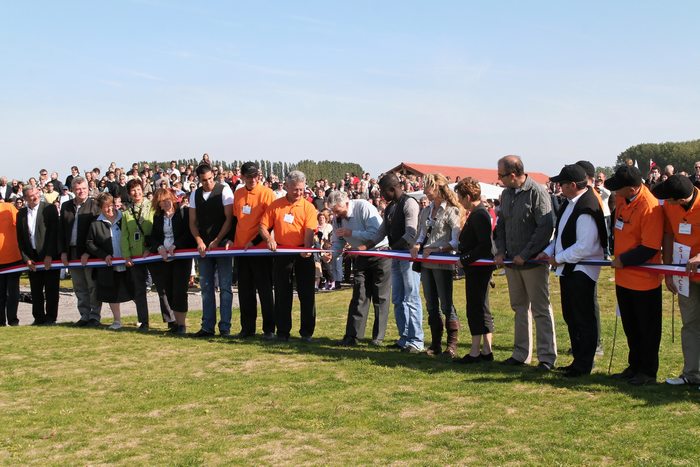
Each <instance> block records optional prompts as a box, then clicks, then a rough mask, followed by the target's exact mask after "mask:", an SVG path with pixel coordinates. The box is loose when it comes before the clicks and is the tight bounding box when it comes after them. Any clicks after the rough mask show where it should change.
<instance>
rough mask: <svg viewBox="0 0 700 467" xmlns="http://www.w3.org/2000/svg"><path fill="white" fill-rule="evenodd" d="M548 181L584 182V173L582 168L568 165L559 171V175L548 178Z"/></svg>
mask: <svg viewBox="0 0 700 467" xmlns="http://www.w3.org/2000/svg"><path fill="white" fill-rule="evenodd" d="M549 179H550V180H551V181H553V182H555V183H562V182H576V183H578V182H585V181H586V171H585V170H583V167H581V166H580V165H578V164H569V165H565V166H564V167H563V168H562V169H561V172H559V175H557V176H555V177H550V178H549Z"/></svg>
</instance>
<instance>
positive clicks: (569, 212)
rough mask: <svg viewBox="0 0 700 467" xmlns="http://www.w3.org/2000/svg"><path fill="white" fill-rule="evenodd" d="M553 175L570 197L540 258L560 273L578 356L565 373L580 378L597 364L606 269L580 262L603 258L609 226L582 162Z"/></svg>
mask: <svg viewBox="0 0 700 467" xmlns="http://www.w3.org/2000/svg"><path fill="white" fill-rule="evenodd" d="M550 180H551V181H552V182H555V183H558V184H559V185H560V186H561V190H562V194H563V195H564V196H565V197H566V201H565V202H564V203H563V204H562V207H561V209H560V211H559V216H558V220H557V225H556V234H555V238H554V240H552V242H551V243H550V244H549V246H547V248H545V250H544V251H543V252H542V253H540V254H539V255H538V256H537V259H548V260H549V264H550V265H551V266H553V267H555V268H556V274H557V276H559V284H560V287H561V308H562V314H563V315H564V321H566V325H567V327H568V330H569V337H570V339H571V351H572V354H573V357H574V361H573V362H572V363H571V364H570V365H568V366H566V367H564V368H562V370H563V371H564V376H567V377H577V376H582V375H587V374H590V373H591V370H592V369H593V359H594V357H595V351H596V346H597V343H598V326H597V319H596V315H595V309H594V297H595V284H596V281H597V280H598V276H599V274H600V266H591V265H584V264H578V263H580V262H581V261H588V260H602V259H603V252H604V249H605V246H606V245H607V231H606V229H605V220H604V218H603V210H602V208H601V207H600V202H599V201H598V198H597V197H596V196H595V194H594V193H593V189H592V188H591V187H589V186H588V180H587V178H586V171H585V170H584V169H583V168H582V167H581V166H579V165H576V164H572V165H566V166H564V168H563V169H562V170H561V172H560V173H559V175H557V176H555V177H552V178H550Z"/></svg>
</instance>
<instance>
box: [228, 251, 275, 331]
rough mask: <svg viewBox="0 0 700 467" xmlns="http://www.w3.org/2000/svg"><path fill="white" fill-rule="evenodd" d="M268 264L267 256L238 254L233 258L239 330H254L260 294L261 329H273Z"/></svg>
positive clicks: (270, 259)
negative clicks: (235, 268)
mask: <svg viewBox="0 0 700 467" xmlns="http://www.w3.org/2000/svg"><path fill="white" fill-rule="evenodd" d="M272 264H273V261H272V257H271V256H269V257H268V256H240V257H238V258H236V266H237V267H238V301H239V305H240V309H241V333H242V334H246V335H251V336H252V335H253V334H255V328H256V321H257V319H258V300H257V297H258V296H259V297H260V311H261V314H262V330H263V332H264V333H274V332H275V300H274V296H273V294H272ZM256 292H257V295H256Z"/></svg>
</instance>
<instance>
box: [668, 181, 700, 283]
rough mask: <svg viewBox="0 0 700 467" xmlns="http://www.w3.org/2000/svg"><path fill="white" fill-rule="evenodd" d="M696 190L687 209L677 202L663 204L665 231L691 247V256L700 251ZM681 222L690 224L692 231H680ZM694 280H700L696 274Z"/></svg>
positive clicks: (699, 210) (698, 194) (699, 208)
mask: <svg viewBox="0 0 700 467" xmlns="http://www.w3.org/2000/svg"><path fill="white" fill-rule="evenodd" d="M694 190H695V201H693V205H692V206H691V207H690V209H688V210H687V211H686V210H685V209H683V207H681V206H679V205H677V204H668V203H664V204H663V211H664V214H665V218H666V219H665V221H666V222H665V224H664V232H666V233H671V234H673V240H674V241H675V242H678V243H682V244H683V245H686V246H689V247H690V257H691V258H692V257H693V256H695V255H697V254H698V253H700V190H698V189H697V188H694ZM681 224H689V225H690V233H680V232H679V230H680V226H681ZM692 280H693V282H700V277H697V276H695V277H694V278H693V279H692Z"/></svg>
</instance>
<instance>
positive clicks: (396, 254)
mask: <svg viewBox="0 0 700 467" xmlns="http://www.w3.org/2000/svg"><path fill="white" fill-rule="evenodd" d="M300 253H332V251H330V250H319V249H314V248H287V247H284V248H277V250H276V251H270V250H268V249H267V248H260V247H256V248H249V249H247V250H244V249H240V248H239V249H228V250H227V249H225V248H215V249H213V250H208V251H207V252H206V255H205V256H206V257H209V258H211V257H236V256H276V255H293V254H300ZM344 253H345V254H347V255H353V256H374V257H380V258H387V259H397V260H402V261H417V262H421V263H432V264H459V256H456V255H451V254H445V253H433V254H431V255H430V256H429V257H428V258H423V257H422V256H418V257H416V258H412V257H411V254H410V253H409V252H408V251H405V250H403V251H401V250H363V251H360V250H346V251H345V252H344ZM200 257H201V256H200V254H199V251H197V250H196V249H182V250H176V251H175V254H174V255H172V256H169V257H168V259H169V260H175V259H194V258H200ZM159 261H163V257H162V256H161V255H159V254H149V255H147V256H142V257H137V258H132V262H133V263H134V264H148V263H157V262H159ZM527 262H528V263H537V264H546V263H547V262H546V261H538V260H529V261H527ZM123 264H126V260H125V259H124V258H114V259H112V266H119V265H123ZM504 264H506V265H511V264H513V261H512V260H505V261H504ZM577 264H581V265H587V266H610V261H606V260H588V261H580V262H579V263H577ZM494 265H495V263H494V261H493V260H491V259H479V260H477V261H474V262H473V263H471V266H494ZM51 267H52V269H53V268H55V269H62V268H68V269H74V268H83V267H88V268H99V267H107V264H106V263H105V262H104V260H102V259H89V260H88V261H87V264H86V265H85V266H83V264H82V263H81V262H80V260H74V261H70V262H69V263H68V266H65V265H64V264H63V263H62V262H61V261H53V262H52V263H51ZM43 269H44V263H43V262H42V263H36V270H38V271H41V270H43ZM625 269H634V270H641V271H653V272H656V273H658V274H663V275H672V276H691V275H692V276H700V273H696V274H691V273H689V272H688V271H687V270H686V266H685V264H642V265H639V266H627V267H626V268H625ZM28 270H29V268H28V267H27V266H26V265H24V264H19V265H17V266H12V267H7V268H4V269H0V274H10V273H15V272H24V271H28Z"/></svg>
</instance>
